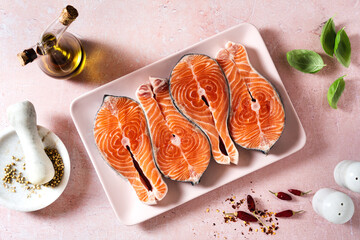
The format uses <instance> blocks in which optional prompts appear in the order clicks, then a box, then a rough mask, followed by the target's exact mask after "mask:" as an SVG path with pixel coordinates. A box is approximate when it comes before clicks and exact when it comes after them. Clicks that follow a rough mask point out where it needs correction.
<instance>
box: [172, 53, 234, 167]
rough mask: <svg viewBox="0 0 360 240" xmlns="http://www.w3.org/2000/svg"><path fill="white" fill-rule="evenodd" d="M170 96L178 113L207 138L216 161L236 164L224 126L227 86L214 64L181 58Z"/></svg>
mask: <svg viewBox="0 0 360 240" xmlns="http://www.w3.org/2000/svg"><path fill="white" fill-rule="evenodd" d="M170 92H171V96H172V98H173V101H174V104H175V105H176V107H177V108H178V109H179V111H180V112H182V113H183V114H184V115H185V116H186V117H187V118H188V119H190V120H191V121H192V122H194V123H195V124H197V125H198V126H199V127H200V128H201V129H202V130H203V131H204V132H205V133H206V134H207V136H208V137H209V139H210V143H211V148H212V156H213V157H214V159H215V161H216V162H218V163H220V164H230V163H234V164H237V163H238V160H239V153H238V151H237V149H236V147H235V144H234V143H233V141H232V140H231V137H230V134H229V131H228V125H227V120H228V116H229V110H230V95H229V86H228V84H227V81H226V78H225V76H224V73H223V71H222V69H221V68H220V66H219V65H218V64H217V62H216V61H215V60H214V59H212V58H210V57H208V56H205V55H199V54H189V55H185V56H183V57H182V58H181V59H180V61H179V62H178V63H177V64H176V66H175V67H174V69H173V70H172V72H171V77H170Z"/></svg>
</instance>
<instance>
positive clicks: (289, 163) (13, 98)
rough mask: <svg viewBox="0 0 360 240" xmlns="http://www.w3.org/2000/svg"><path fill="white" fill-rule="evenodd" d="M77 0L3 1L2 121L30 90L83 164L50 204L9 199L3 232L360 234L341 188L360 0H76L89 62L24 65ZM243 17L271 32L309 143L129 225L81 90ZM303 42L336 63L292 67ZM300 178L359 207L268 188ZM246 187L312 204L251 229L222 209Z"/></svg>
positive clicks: (358, 104) (349, 146) (356, 127)
mask: <svg viewBox="0 0 360 240" xmlns="http://www.w3.org/2000/svg"><path fill="white" fill-rule="evenodd" d="M69 3H70V1H69ZM66 4H67V3H66V2H64V1H21V0H19V1H5V0H2V1H0V128H5V127H7V126H8V123H7V119H6V115H5V111H6V108H7V106H9V105H10V104H12V103H15V102H18V101H22V100H25V99H28V100H30V101H31V102H33V103H34V105H35V107H36V110H37V114H38V123H39V124H40V125H43V126H46V127H47V128H50V129H52V130H53V131H54V132H55V133H56V134H57V135H58V136H59V137H60V138H61V139H62V140H63V141H64V143H65V145H66V146H67V148H68V150H69V154H70V158H71V164H72V169H71V171H72V172H71V176H70V181H69V184H68V186H67V188H66V189H65V191H64V193H63V194H62V195H61V197H60V198H59V199H58V200H57V201H56V202H54V203H53V204H52V205H50V206H49V207H47V208H45V209H43V210H40V211H37V212H32V213H22V212H16V211H13V210H8V209H6V208H4V207H2V206H0V216H1V217H0V239H169V238H170V239H240V238H244V237H245V238H247V239H269V238H274V237H276V239H314V238H318V239H360V229H359V225H360V212H359V207H360V200H359V199H360V198H359V197H360V195H359V194H356V193H352V192H350V191H348V190H345V189H342V188H340V187H339V186H338V185H337V184H336V183H335V181H334V178H333V169H334V167H335V165H336V164H337V163H338V162H340V161H341V160H344V159H350V160H360V157H359V153H358V151H359V147H360V137H359V133H360V120H359V116H360V115H359V112H360V111H359V109H360V98H359V96H360V95H359V92H360V82H359V77H358V76H359V75H360V69H359V65H360V59H359V53H358V52H359V50H360V45H359V42H360V36H359V29H360V23H359V16H360V4H359V1H328V0H321V1H320V0H319V1H250V0H248V1H226V3H225V1H71V4H73V5H74V6H75V7H76V8H77V9H78V10H79V13H80V16H79V18H78V19H77V20H76V22H74V23H73V25H72V26H71V27H70V31H71V32H74V33H77V34H78V35H80V36H81V37H82V39H83V40H84V47H85V50H86V51H87V67H86V68H85V70H84V72H83V73H82V74H81V75H80V76H78V77H76V79H72V80H55V79H51V78H49V77H47V76H46V75H45V74H43V73H42V72H41V71H40V69H39V68H38V67H37V65H36V64H29V65H28V66H26V67H21V66H20V65H19V63H18V61H17V58H16V54H17V53H18V52H19V51H22V50H23V49H25V48H27V47H30V46H32V45H34V44H35V43H36V41H37V40H38V38H39V35H40V34H41V32H42V30H44V29H45V28H46V26H47V25H48V24H49V23H50V22H51V21H52V20H53V19H54V18H55V17H56V16H57V15H58V14H59V11H60V10H61V9H62V8H63V7H64V6H65V5H66ZM335 14H336V16H335V23H336V25H337V28H338V29H339V28H340V27H343V26H346V31H347V33H348V35H349V37H350V41H351V43H352V63H351V66H350V67H349V68H348V69H346V68H345V67H343V66H341V65H340V64H339V63H338V62H337V61H336V59H331V58H329V57H327V56H325V54H324V53H323V51H322V48H321V45H320V42H319V35H320V32H321V26H320V24H321V23H323V22H324V21H326V20H327V19H328V18H329V17H331V16H334V15H335ZM243 22H248V23H251V24H254V25H255V26H256V27H257V28H258V29H259V31H260V33H261V35H262V37H263V38H264V41H265V43H266V45H267V47H268V49H269V51H270V54H271V56H272V59H273V61H274V62H275V65H276V67H277V69H278V71H279V74H280V76H281V78H282V81H283V83H284V85H285V87H286V89H287V91H288V93H289V95H290V98H291V100H292V102H293V104H294V107H295V109H296V111H297V113H298V115H299V117H300V119H301V121H302V124H303V126H304V128H305V131H306V134H307V143H306V145H305V147H304V148H303V149H302V150H300V151H299V152H297V153H295V154H294V155H292V156H290V157H287V158H285V159H283V160H280V161H279V162H277V163H275V164H272V165H270V166H268V167H266V168H264V169H261V170H259V171H256V172H254V173H252V174H250V175H248V176H245V177H243V178H241V179H239V180H237V181H235V182H232V183H230V184H228V185H226V186H223V187H221V188H219V189H217V190H215V191H212V192H210V193H208V194H206V195H204V196H202V197H199V198H197V199H195V200H192V201H191V202H189V203H186V204H184V205H182V206H180V207H177V208H175V209H173V210H172V211H169V212H167V213H165V214H162V215H160V216H158V217H155V218H153V219H151V220H149V221H146V222H144V223H142V224H139V225H135V226H124V225H122V224H121V223H120V222H119V221H118V220H117V219H116V216H115V214H114V212H113V210H112V209H111V206H110V204H109V202H108V200H107V198H106V196H105V193H104V191H103V189H102V186H101V184H100V181H99V179H98V177H97V175H96V173H95V170H94V168H93V167H92V164H91V161H90V159H89V158H88V156H87V153H86V151H85V149H84V147H83V145H82V143H81V140H80V138H79V136H78V134H77V131H76V129H75V126H74V124H73V122H72V120H71V117H70V113H69V106H70V103H71V101H72V100H73V99H74V98H75V97H77V96H79V95H81V94H83V93H85V92H87V91H89V90H91V89H94V88H96V87H97V86H100V85H102V84H104V83H107V82H109V81H112V80H114V79H116V78H119V77H121V76H123V75H125V74H127V73H130V72H132V71H134V70H136V69H138V68H141V67H143V66H146V65H148V64H150V63H152V62H154V61H156V60H159V59H161V58H163V57H165V56H168V55H169V54H171V53H174V52H177V51H179V50H181V49H183V48H185V47H187V46H190V45H192V44H194V43H196V42H198V41H200V40H202V39H205V38H207V37H210V36H212V35H214V34H216V33H219V32H221V31H223V30H225V29H227V28H229V27H232V26H234V25H237V24H239V23H243ZM297 48H304V49H311V50H314V51H317V52H318V53H320V54H321V55H322V56H323V58H324V61H325V63H326V64H327V67H326V68H324V69H323V70H322V71H320V72H319V73H318V74H315V75H311V74H304V73H301V72H298V71H296V70H294V69H292V68H291V67H290V66H289V65H288V64H287V61H286V57H285V56H286V52H287V51H289V50H292V49H297ZM344 74H347V77H346V89H345V91H344V94H343V96H342V97H341V99H340V101H339V105H338V106H339V109H338V110H333V109H331V108H330V107H329V106H328V103H327V100H326V93H327V90H328V88H329V86H330V84H331V83H332V82H333V81H334V80H335V79H336V78H338V77H339V76H342V75H344ZM124 87H126V86H124ZM291 187H292V188H299V189H303V190H308V189H312V190H313V191H317V190H318V189H320V188H322V187H331V188H334V189H337V190H341V191H343V192H345V193H347V194H348V195H349V196H350V197H351V198H352V199H353V201H354V204H355V208H356V211H355V214H354V216H353V218H352V219H351V221H349V222H348V223H346V224H344V225H335V224H331V223H329V222H327V221H326V220H324V219H323V218H321V217H319V216H318V215H316V214H315V212H314V211H313V209H312V206H311V199H312V195H309V196H306V197H302V198H296V199H295V201H293V202H282V201H280V200H278V199H276V198H275V197H273V196H272V195H271V194H269V193H268V190H269V189H272V190H275V191H280V190H286V189H288V188H291ZM253 192H254V193H253ZM247 194H252V195H253V196H254V197H255V198H256V199H257V201H258V202H259V207H261V208H267V209H269V210H271V211H279V210H282V209H287V208H291V209H294V210H298V209H303V210H305V211H306V212H305V213H303V214H302V215H299V216H297V217H295V218H293V219H280V220H279V226H280V228H279V230H278V231H277V232H276V236H266V235H264V234H263V233H260V232H257V233H256V232H253V233H249V232H248V228H245V227H242V226H241V222H237V223H227V224H226V223H223V218H222V214H221V213H218V212H217V211H216V209H219V210H221V211H222V210H226V211H231V207H230V205H229V204H228V203H227V202H224V200H225V199H226V198H227V197H230V196H232V195H236V197H237V199H240V198H243V197H245V196H246V195H247ZM207 208H209V210H210V211H209V212H207V211H206V209H207ZM242 209H245V208H244V207H243V208H242ZM214 223H215V225H214ZM253 228H257V225H253ZM241 232H244V234H245V235H244V236H243V235H241Z"/></svg>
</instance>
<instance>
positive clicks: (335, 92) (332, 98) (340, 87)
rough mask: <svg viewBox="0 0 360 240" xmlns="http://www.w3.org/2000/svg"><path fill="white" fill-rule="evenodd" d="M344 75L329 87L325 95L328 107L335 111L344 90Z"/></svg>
mask: <svg viewBox="0 0 360 240" xmlns="http://www.w3.org/2000/svg"><path fill="white" fill-rule="evenodd" d="M345 76H346V75H344V76H342V77H339V78H338V79H336V80H335V82H333V83H332V84H331V85H330V88H329V91H328V93H327V99H328V102H329V105H330V107H332V108H334V109H337V103H338V101H339V98H340V96H341V94H342V92H343V91H344V89H345V81H344V77H345Z"/></svg>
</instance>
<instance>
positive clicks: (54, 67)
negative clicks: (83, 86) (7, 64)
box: [18, 5, 86, 79]
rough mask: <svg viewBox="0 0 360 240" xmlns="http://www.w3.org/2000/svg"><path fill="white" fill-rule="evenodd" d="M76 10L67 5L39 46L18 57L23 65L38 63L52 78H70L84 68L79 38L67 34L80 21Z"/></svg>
mask: <svg viewBox="0 0 360 240" xmlns="http://www.w3.org/2000/svg"><path fill="white" fill-rule="evenodd" d="M77 16H78V12H77V10H76V9H75V8H74V7H72V6H70V5H68V6H66V7H65V8H64V9H63V11H62V12H61V15H60V16H59V17H58V18H57V19H55V20H54V22H53V23H51V24H50V25H49V27H48V28H47V29H46V30H45V31H44V32H43V33H42V34H41V37H40V40H39V42H38V43H37V44H36V45H35V46H33V47H32V48H29V49H26V50H24V51H23V52H21V53H19V54H18V58H19V60H20V62H21V64H22V65H26V64H28V63H30V62H32V61H34V60H35V59H37V63H38V65H39V67H40V69H41V70H42V71H43V72H44V73H46V74H47V75H49V76H50V77H53V78H59V79H62V78H71V77H74V76H76V75H78V74H79V73H80V72H81V71H82V70H83V68H84V65H85V59H86V57H85V52H84V49H83V47H82V45H81V42H80V40H79V39H78V38H76V37H75V36H74V35H72V34H71V33H69V32H66V30H67V28H68V27H69V25H70V24H71V23H72V22H73V21H74V20H75V19H76V18H77Z"/></svg>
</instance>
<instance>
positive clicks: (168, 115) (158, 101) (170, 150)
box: [136, 78, 211, 184]
mask: <svg viewBox="0 0 360 240" xmlns="http://www.w3.org/2000/svg"><path fill="white" fill-rule="evenodd" d="M136 94H137V98H138V99H139V101H140V103H141V105H142V107H143V109H144V110H145V114H146V117H147V119H148V123H149V128H150V133H151V137H152V143H153V148H154V155H155V162H156V165H157V166H158V168H159V170H160V171H161V172H162V173H163V175H165V176H166V177H168V178H170V179H172V180H176V181H184V182H191V183H192V184H196V183H198V182H199V181H200V178H201V176H202V175H203V173H204V172H205V170H206V169H207V167H208V165H209V162H210V158H211V148H210V144H209V141H208V139H207V137H206V135H205V134H204V133H203V132H202V131H201V130H200V128H198V127H197V126H195V125H194V124H192V123H190V122H189V121H188V120H187V119H186V118H185V117H184V116H183V115H181V114H180V113H179V112H178V111H177V109H176V108H175V107H174V105H173V103H172V101H171V98H170V93H169V84H168V80H166V79H160V78H150V84H143V85H141V86H140V87H139V88H138V90H137V91H136Z"/></svg>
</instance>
